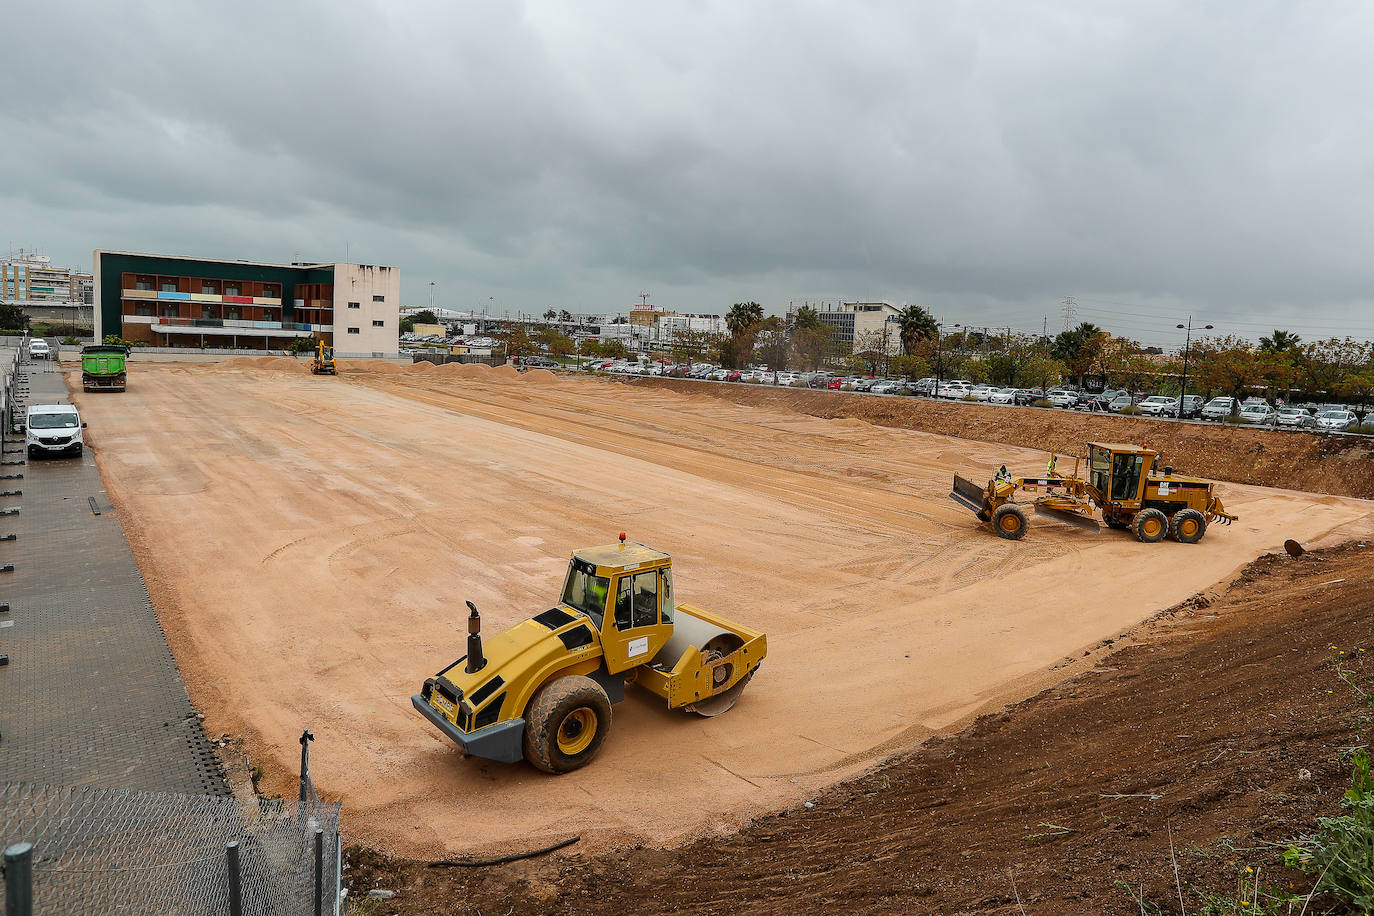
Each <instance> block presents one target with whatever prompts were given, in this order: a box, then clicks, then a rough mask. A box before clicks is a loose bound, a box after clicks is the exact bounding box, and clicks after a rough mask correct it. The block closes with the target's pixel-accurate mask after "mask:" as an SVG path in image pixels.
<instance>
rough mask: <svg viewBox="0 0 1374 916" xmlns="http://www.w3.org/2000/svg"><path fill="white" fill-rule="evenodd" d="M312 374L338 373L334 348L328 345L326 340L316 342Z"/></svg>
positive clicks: (311, 364) (311, 361)
mask: <svg viewBox="0 0 1374 916" xmlns="http://www.w3.org/2000/svg"><path fill="white" fill-rule="evenodd" d="M310 374H311V375H338V369H337V368H336V367H335V365H334V350H333V348H331V347H326V346H325V345H324V341H323V340H322V341H320V342H319V343H317V344H315V357H314V358H313V359H312V360H310Z"/></svg>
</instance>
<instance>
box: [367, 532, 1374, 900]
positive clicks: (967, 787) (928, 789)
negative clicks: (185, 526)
mask: <svg viewBox="0 0 1374 916" xmlns="http://www.w3.org/2000/svg"><path fill="white" fill-rule="evenodd" d="M1371 569H1374V549H1371V548H1370V547H1368V546H1366V544H1364V543H1361V544H1359V545H1358V546H1357V545H1354V544H1352V545H1349V546H1347V547H1340V548H1332V549H1329V550H1325V551H1321V552H1318V553H1314V554H1308V555H1307V556H1305V557H1304V558H1302V559H1300V560H1293V559H1290V558H1289V557H1288V556H1286V555H1282V554H1280V555H1268V556H1265V557H1262V558H1260V559H1258V560H1256V561H1255V562H1254V563H1252V564H1251V565H1250V566H1248V567H1247V568H1246V569H1245V570H1244V571H1243V572H1242V573H1241V574H1240V575H1239V576H1237V577H1236V578H1235V579H1234V580H1233V581H1232V582H1231V583H1230V584H1229V587H1223V588H1222V589H1219V591H1218V594H1217V596H1216V597H1214V598H1212V599H1210V600H1205V599H1195V600H1193V601H1189V602H1187V603H1185V604H1183V605H1180V606H1179V607H1177V608H1174V609H1173V610H1172V611H1170V612H1168V613H1165V614H1162V615H1159V616H1158V617H1156V618H1154V619H1152V620H1151V621H1149V622H1147V623H1145V624H1144V625H1142V626H1140V627H1137V628H1135V629H1133V630H1132V631H1131V633H1130V634H1129V636H1128V637H1127V639H1126V640H1124V641H1118V643H1117V646H1116V648H1115V650H1114V651H1110V650H1109V651H1103V652H1102V653H1101V654H1098V653H1095V658H1094V667H1093V668H1092V669H1091V670H1089V671H1085V672H1083V673H1081V674H1079V675H1077V676H1075V677H1073V678H1072V679H1070V680H1067V681H1065V682H1062V683H1060V684H1058V685H1056V686H1055V687H1052V688H1050V689H1047V690H1046V691H1044V692H1043V693H1041V694H1039V695H1037V696H1035V697H1034V698H1032V699H1029V700H1026V701H1024V702H1022V703H1019V704H1017V705H1014V706H1012V707H1010V708H1008V709H1006V710H1004V711H1002V712H999V713H996V714H992V715H987V716H983V717H981V718H979V719H977V720H976V721H975V722H973V723H972V724H971V725H970V726H968V727H967V728H965V729H964V730H962V731H961V732H959V733H958V734H957V735H953V736H950V737H947V738H935V739H932V740H930V741H928V742H926V743H925V744H924V745H922V746H921V747H920V748H919V749H918V750H916V751H915V752H913V753H909V754H905V755H902V756H899V757H897V758H896V759H893V760H891V761H889V762H888V763H887V764H885V765H883V766H881V767H879V768H877V769H876V770H874V771H872V772H870V773H868V774H866V775H864V776H863V777H861V778H859V779H856V780H853V781H850V782H846V783H844V784H842V785H839V786H836V787H834V788H833V789H831V790H829V791H827V792H824V793H822V794H819V795H817V796H816V797H815V798H814V801H813V802H812V804H813V806H812V807H807V806H806V805H795V806H792V807H790V808H788V809H787V810H786V811H783V812H781V813H778V814H775V815H771V816H768V817H764V818H761V819H760V820H758V821H757V822H756V823H754V824H753V825H751V826H750V827H748V828H746V829H745V830H743V831H741V832H740V833H738V834H736V835H734V836H729V837H720V838H712V839H706V840H701V841H699V842H696V843H693V844H691V845H687V846H683V847H680V848H676V849H667V850H664V849H636V850H631V851H614V852H609V853H607V852H605V851H604V850H601V849H599V848H598V846H597V845H596V844H595V843H589V842H587V841H585V840H584V841H583V842H581V843H579V844H576V845H574V846H572V847H570V848H569V850H566V851H564V852H562V853H556V854H555V855H553V856H549V857H546V858H539V859H529V860H525V861H520V862H514V863H511V864H506V865H500V866H496V867H491V868H473V869H469V868H437V869H436V868H429V867H426V865H425V863H416V862H404V861H393V860H387V859H386V858H384V857H382V856H379V855H377V854H375V853H372V852H370V851H367V850H361V849H353V850H350V851H349V855H348V860H349V863H350V869H349V871H348V875H349V880H350V889H351V893H352V894H354V895H365V894H366V893H367V892H368V891H369V890H370V889H372V888H383V889H387V890H394V891H399V895H398V896H396V897H395V898H393V899H389V900H386V901H385V902H384V903H381V904H379V906H378V907H377V908H375V909H374V910H372V912H377V913H383V912H385V913H400V914H421V913H496V914H505V913H641V914H648V913H689V912H690V913H738V912H748V913H818V912H844V913H854V912H862V913H869V912H891V913H914V914H962V913H1001V914H1018V913H1024V914H1028V916H1036V914H1044V916H1078V914H1082V916H1089V914H1093V916H1098V914H1121V916H1135V914H1138V913H1179V912H1187V913H1195V914H1196V913H1205V914H1212V916H1222V914H1233V913H1244V914H1250V913H1291V914H1296V913H1298V912H1299V911H1301V910H1303V909H1304V906H1306V912H1307V913H1312V914H1316V913H1329V912H1344V910H1341V909H1340V908H1339V906H1338V905H1337V902H1336V901H1332V900H1329V899H1328V900H1323V899H1321V898H1318V899H1316V900H1314V901H1312V902H1311V903H1310V904H1308V903H1307V902H1306V901H1304V900H1302V899H1297V900H1296V902H1293V903H1292V905H1291V907H1290V906H1289V905H1288V904H1287V903H1284V902H1282V901H1284V900H1285V899H1290V898H1291V897H1298V896H1300V895H1302V894H1303V893H1304V892H1305V891H1306V890H1307V889H1309V888H1310V887H1311V878H1309V877H1307V876H1305V875H1303V874H1301V873H1299V872H1295V871H1290V870H1288V869H1286V868H1284V867H1283V866H1282V864H1281V863H1280V862H1279V861H1278V853H1279V851H1280V850H1281V849H1282V848H1283V846H1284V844H1285V841H1286V840H1288V839H1289V838H1292V837H1294V836H1296V835H1299V834H1302V833H1310V832H1313V831H1314V830H1315V829H1316V817H1317V816H1319V815H1332V814H1335V813H1337V812H1338V811H1339V808H1338V803H1339V800H1340V797H1341V794H1342V792H1343V791H1344V790H1345V789H1346V788H1349V786H1350V778H1351V767H1350V756H1349V751H1350V749H1351V748H1353V747H1357V746H1360V745H1364V744H1367V742H1368V741H1369V737H1370V736H1369V729H1370V727H1371V716H1374V709H1371V708H1370V706H1369V704H1368V703H1367V702H1361V698H1360V697H1359V696H1358V695H1356V694H1355V693H1353V692H1352V690H1351V689H1350V687H1349V686H1348V684H1347V683H1346V682H1345V681H1343V680H1342V679H1341V678H1340V677H1338V669H1343V670H1345V671H1346V672H1348V676H1349V677H1351V678H1352V679H1353V680H1354V682H1355V684H1356V685H1357V686H1360V687H1361V688H1362V689H1363V690H1366V691H1368V690H1369V689H1370V686H1371V681H1374V660H1369V658H1368V656H1374V646H1371V627H1370V609H1371V607H1374V581H1372V580H1371V578H1370V575H1369V573H1370V570H1371ZM1366 648H1368V649H1369V651H1368V653H1366V652H1365V649H1366ZM550 804H557V793H555V797H554V798H552V799H551V800H550ZM1174 862H1176V863H1177V866H1178V871H1177V873H1175V871H1174V867H1173V863H1174ZM1256 889H1258V892H1256ZM1180 899H1181V900H1182V907H1181V906H1180Z"/></svg>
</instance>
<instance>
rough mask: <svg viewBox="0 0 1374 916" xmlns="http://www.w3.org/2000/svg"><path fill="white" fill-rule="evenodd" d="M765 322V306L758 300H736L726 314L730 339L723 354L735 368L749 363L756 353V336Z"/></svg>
mask: <svg viewBox="0 0 1374 916" xmlns="http://www.w3.org/2000/svg"><path fill="white" fill-rule="evenodd" d="M762 323H763V306H761V305H759V304H758V303H757V302H736V303H735V304H734V305H732V306H730V311H728V312H726V314H725V327H726V330H728V331H729V332H730V341H729V344H728V346H727V347H726V348H724V349H723V351H722V353H721V356H722V358H723V360H724V361H726V362H729V364H730V365H731V366H732V367H733V368H736V369H738V368H740V367H741V366H744V365H746V364H748V362H749V357H751V356H753V354H754V338H755V337H757V336H758V332H759V329H760V328H759V326H760V325H761V324H762Z"/></svg>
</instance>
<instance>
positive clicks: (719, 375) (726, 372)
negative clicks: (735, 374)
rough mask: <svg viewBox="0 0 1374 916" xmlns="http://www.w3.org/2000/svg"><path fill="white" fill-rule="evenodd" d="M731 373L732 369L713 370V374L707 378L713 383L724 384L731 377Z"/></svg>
mask: <svg viewBox="0 0 1374 916" xmlns="http://www.w3.org/2000/svg"><path fill="white" fill-rule="evenodd" d="M731 371H732V370H730V369H713V370H711V374H710V375H708V376H707V378H709V379H710V380H711V381H713V382H723V381H725V380H726V379H727V378H729V377H730V372H731Z"/></svg>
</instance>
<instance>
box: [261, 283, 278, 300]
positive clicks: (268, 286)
mask: <svg viewBox="0 0 1374 916" xmlns="http://www.w3.org/2000/svg"><path fill="white" fill-rule="evenodd" d="M262 297H263V298H264V299H280V298H281V288H280V287H278V286H277V285H276V284H275V283H264V284H263V285H262Z"/></svg>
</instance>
